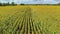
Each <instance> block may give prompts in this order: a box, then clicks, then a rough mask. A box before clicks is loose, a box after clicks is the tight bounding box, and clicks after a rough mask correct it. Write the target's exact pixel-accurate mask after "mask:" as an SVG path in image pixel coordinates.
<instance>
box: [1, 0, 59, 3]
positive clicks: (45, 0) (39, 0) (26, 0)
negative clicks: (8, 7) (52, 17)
mask: <svg viewBox="0 0 60 34" xmlns="http://www.w3.org/2000/svg"><path fill="white" fill-rule="evenodd" d="M12 1H13V2H15V3H25V4H56V3H59V2H60V0H0V2H12Z"/></svg>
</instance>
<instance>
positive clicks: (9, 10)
mask: <svg viewBox="0 0 60 34" xmlns="http://www.w3.org/2000/svg"><path fill="white" fill-rule="evenodd" d="M0 34H60V6H0Z"/></svg>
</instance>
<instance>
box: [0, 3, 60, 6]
mask: <svg viewBox="0 0 60 34" xmlns="http://www.w3.org/2000/svg"><path fill="white" fill-rule="evenodd" d="M16 5H60V3H58V4H24V3H21V4H16V3H14V2H11V3H9V2H8V3H0V6H16Z"/></svg>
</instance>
